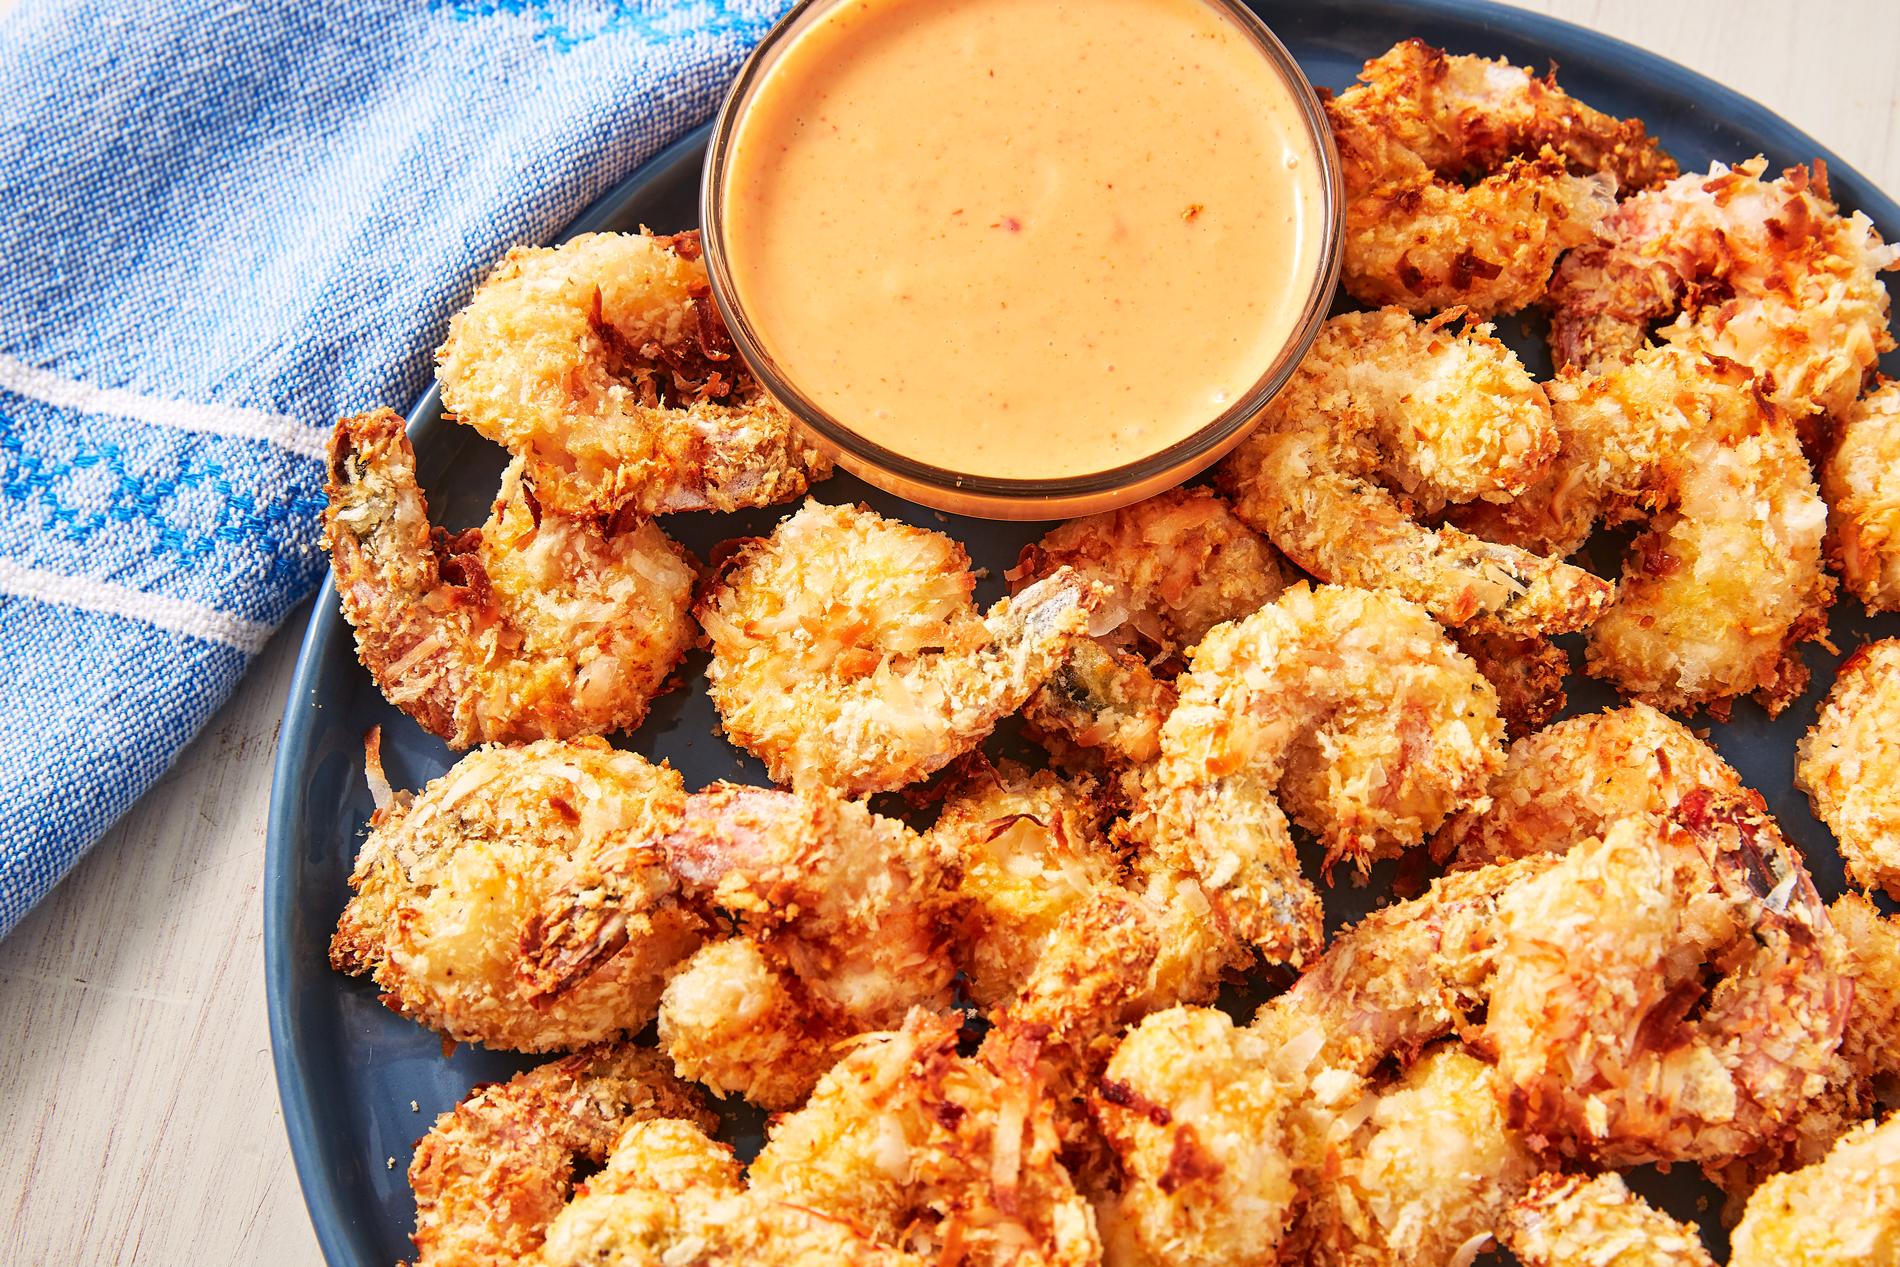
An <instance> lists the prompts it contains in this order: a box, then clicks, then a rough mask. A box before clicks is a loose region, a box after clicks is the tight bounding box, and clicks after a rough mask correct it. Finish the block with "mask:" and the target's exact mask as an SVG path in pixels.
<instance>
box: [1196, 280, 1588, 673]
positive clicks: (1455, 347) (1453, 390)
mask: <svg viewBox="0 0 1900 1267" xmlns="http://www.w3.org/2000/svg"><path fill="white" fill-rule="evenodd" d="M1445 320H1446V318H1444V317H1441V318H1438V319H1436V320H1434V321H1431V322H1428V323H1424V324H1420V323H1418V322H1415V321H1413V320H1412V318H1411V317H1409V316H1407V315H1406V314H1405V313H1404V312H1402V311H1399V310H1397V309H1386V310H1384V311H1382V312H1375V313H1346V314H1345V315H1343V316H1339V317H1335V318H1333V319H1332V320H1330V321H1328V322H1327V323H1326V324H1325V325H1324V326H1323V327H1321V329H1320V333H1319V336H1318V338H1316V339H1315V340H1314V342H1313V347H1312V350H1311V351H1309V352H1308V353H1307V355H1306V359H1305V360H1303V361H1302V362H1301V363H1300V367H1299V369H1298V370H1296V371H1295V372H1294V375H1293V377H1292V378H1291V379H1290V380H1289V381H1288V383H1287V385H1286V387H1284V388H1283V389H1282V390H1281V391H1280V394H1279V395H1277V396H1275V397H1274V398H1273V401H1272V403H1271V404H1269V405H1268V406H1267V409H1266V411H1265V412H1264V413H1263V415H1262V417H1261V420H1260V423H1259V424H1258V425H1257V426H1256V427H1255V428H1254V430H1253V431H1252V432H1251V433H1249V435H1248V436H1247V438H1246V439H1245V440H1244V441H1242V442H1241V444H1240V447H1239V448H1237V449H1236V450H1235V451H1234V452H1233V454H1232V455H1230V456H1229V457H1228V458H1227V459H1226V460H1225V461H1223V462H1222V463H1221V466H1220V471H1219V480H1220V486H1221V488H1222V489H1223V490H1224V491H1225V492H1226V493H1227V495H1228V496H1229V497H1231V498H1233V501H1234V511H1235V513H1236V514H1238V515H1239V516H1240V518H1241V519H1242V520H1244V521H1245V522H1247V523H1248V524H1251V525H1252V526H1253V527H1255V528H1258V529H1259V530H1260V531H1262V532H1264V533H1266V534H1267V536H1268V537H1270V538H1271V539H1272V541H1273V543H1274V544H1275V545H1277V546H1279V547H1280V549H1282V550H1284V551H1285V552H1286V554H1287V557H1289V558H1290V559H1292V560H1293V562H1295V563H1297V564H1298V565H1299V566H1300V567H1302V568H1304V569H1306V570H1307V571H1308V572H1311V573H1312V574H1313V575H1314V576H1317V577H1319V578H1320V579H1321V580H1324V581H1333V582H1337V583H1340V584H1346V585H1357V586H1360V587H1363V588H1366V589H1376V590H1389V591H1391V592H1392V593H1395V594H1398V595H1401V596H1402V597H1405V598H1408V599H1411V600H1412V601H1413V602H1417V603H1422V604H1424V605H1425V606H1426V607H1427V608H1429V609H1430V611H1431V613H1432V615H1434V616H1436V617H1437V618H1438V619H1439V620H1441V621H1443V622H1444V623H1446V624H1447V625H1462V624H1465V623H1467V622H1469V621H1471V620H1474V619H1476V618H1479V617H1491V618H1493V619H1495V620H1496V621H1497V622H1498V624H1499V625H1500V626H1501V627H1502V628H1504V629H1506V630H1507V631H1509V632H1512V633H1516V634H1520V635H1521V634H1540V633H1563V632H1567V631H1569V630H1574V629H1581V628H1583V627H1585V626H1587V625H1588V624H1590V622H1591V621H1593V620H1595V619H1596V617H1597V615H1598V613H1599V612H1601V611H1602V610H1603V609H1604V607H1605V606H1606V605H1607V604H1608V603H1609V601H1610V587H1609V586H1608V585H1607V584H1606V583H1604V582H1603V581H1601V580H1599V579H1597V578H1596V577H1594V576H1591V575H1590V574H1589V573H1588V572H1585V571H1583V570H1582V569H1581V568H1576V567H1572V566H1570V565H1569V564H1567V563H1561V562H1557V561H1555V560H1552V559H1546V558H1541V557H1539V556H1537V555H1534V554H1531V553H1529V552H1528V551H1525V550H1520V549H1518V548H1516V547H1514V546H1508V545H1497V544H1493V543H1490V542H1486V541H1481V540H1479V539H1477V538H1476V537H1472V536H1470V535H1468V534H1466V533H1464V532H1461V531H1459V530H1458V529H1456V528H1453V527H1450V526H1446V527H1442V528H1439V529H1437V530H1435V531H1434V530H1432V529H1429V528H1427V527H1425V526H1424V525H1422V524H1420V523H1419V522H1417V521H1416V520H1415V519H1414V518H1413V517H1412V510H1413V509H1414V508H1418V509H1422V510H1427V511H1433V512H1435V511H1437V510H1440V509H1443V508H1444V507H1446V506H1448V505H1450V504H1453V503H1458V502H1466V501H1472V500H1486V499H1497V500H1509V499H1510V498H1511V497H1513V496H1515V495H1516V494H1517V493H1519V492H1521V491H1523V490H1524V489H1527V488H1529V487H1530V486H1531V485H1533V484H1535V483H1536V482H1537V481H1538V480H1540V479H1542V478H1543V476H1544V474H1545V472H1546V470H1547V469H1548V468H1549V464H1550V462H1551V460H1552V459H1553V458H1554V457H1555V456H1556V455H1557V451H1558V433H1557V430H1556V428H1555V426H1554V424H1553V423H1552V420H1551V414H1550V405H1549V402H1548V401H1547V400H1546V399H1545V396H1544V389H1543V388H1542V387H1540V386H1538V385H1537V384H1536V383H1535V382H1533V381H1532V380H1531V377H1530V375H1529V374H1527V373H1525V372H1524V368H1523V366H1522V365H1520V364H1519V363H1518V361H1517V358H1516V357H1515V356H1514V355H1512V353H1511V352H1510V350H1509V349H1508V348H1506V347H1504V345H1503V344H1501V343H1498V342H1497V341H1496V340H1495V339H1493V338H1491V337H1490V327H1488V326H1480V327H1476V328H1475V329H1467V330H1466V331H1464V332H1463V333H1462V334H1453V333H1451V332H1450V331H1448V330H1446V329H1444V328H1443V326H1444V322H1445ZM1386 481H1390V482H1391V483H1393V484H1396V485H1397V486H1398V487H1400V488H1403V489H1405V490H1406V495H1405V498H1404V499H1403V500H1402V499H1401V498H1400V497H1399V496H1397V495H1395V494H1394V493H1393V492H1391V491H1390V489H1388V488H1387V487H1386Z"/></svg>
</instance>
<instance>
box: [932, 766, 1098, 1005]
mask: <svg viewBox="0 0 1900 1267" xmlns="http://www.w3.org/2000/svg"><path fill="white" fill-rule="evenodd" d="M1110 812H1111V811H1110V806H1109V804H1108V802H1107V800H1106V798H1105V797H1104V796H1103V795H1102V793H1101V792H1100V790H1099V789H1098V788H1097V786H1096V785H1095V783H1094V782H1093V781H1083V782H1079V783H1070V782H1066V781H1064V780H1062V779H1059V778H1057V777H1056V776H1055V775H1054V774H1052V773H1050V772H1049V771H1046V770H1039V771H1035V772H1033V773H1032V772H1031V771H1029V770H1026V769H1024V768H1023V767H1022V766H1019V765H1017V764H1016V763H1014V762H1010V761H1005V762H1002V763H1001V764H1000V765H995V766H993V765H991V764H990V762H989V761H988V760H987V759H986V758H985V757H984V756H983V754H982V753H980V752H974V753H971V754H969V755H968V756H966V757H964V758H963V759H962V761H961V762H960V764H959V766H958V768H957V769H956V770H955V771H954V772H953V775H952V778H951V780H950V782H949V783H948V785H947V787H946V788H945V796H944V803H943V811H942V813H941V814H939V815H938V817H937V823H936V826H934V827H933V828H931V830H930V833H929V834H930V837H931V839H932V840H933V841H935V842H937V843H938V844H939V845H940V846H942V847H943V848H945V850H946V851H950V850H954V851H955V856H956V858H957V859H958V870H959V871H960V873H961V880H960V882H959V884H958V886H957V910H958V916H957V936H956V938H955V942H956V946H957V950H958V958H959V960H960V962H961V965H962V967H963V970H964V972H965V974H966V975H967V976H968V978H969V990H970V997H971V999H972V1000H974V1001H975V1002H976V1004H977V1005H978V1006H979V1007H983V1008H990V1007H994V1006H996V1005H998V1004H1000V1003H1007V1002H1009V1001H1011V1000H1013V999H1014V998H1015V997H1016V995H1017V993H1018V992H1019V991H1021V989H1022V988H1023V985H1024V984H1025V983H1026V982H1027V981H1028V980H1029V978H1030V974H1031V973H1032V972H1034V971H1035V968H1036V964H1037V961H1038V960H1039V959H1040V958H1041V957H1042V954H1043V952H1044V951H1045V950H1046V949H1048V947H1049V945H1050V942H1051V940H1052V939H1053V938H1054V937H1055V935H1056V930H1057V928H1058V926H1059V925H1060V924H1061V922H1062V919H1063V917H1064V915H1066V914H1067V913H1068V912H1069V911H1072V910H1074V909H1075V908H1076V907H1077V906H1078V905H1080V904H1081V903H1082V902H1084V901H1086V900H1087V899H1088V898H1089V896H1090V895H1091V894H1093V893H1095V892H1096V891H1097V890H1099V889H1101V888H1103V887H1105V886H1109V885H1114V884H1117V883H1118V882H1119V881H1120V879H1121V870H1122V862H1121V858H1120V857H1119V856H1118V855H1117V854H1116V852H1115V850H1114V849H1113V848H1112V847H1111V846H1110V845H1109V842H1108V838H1107V833H1106V831H1105V828H1106V827H1107V825H1108V818H1109V815H1110Z"/></svg>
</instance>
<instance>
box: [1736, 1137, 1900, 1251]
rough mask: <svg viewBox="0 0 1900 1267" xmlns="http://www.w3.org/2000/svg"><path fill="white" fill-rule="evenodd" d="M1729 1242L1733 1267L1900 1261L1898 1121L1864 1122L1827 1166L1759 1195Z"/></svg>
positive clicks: (1772, 1183)
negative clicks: (1898, 1259)
mask: <svg viewBox="0 0 1900 1267" xmlns="http://www.w3.org/2000/svg"><path fill="white" fill-rule="evenodd" d="M1730 1244H1731V1245H1732V1246H1733V1251H1734V1252H1733V1253H1732V1254H1731V1255H1730V1257H1729V1264H1730V1267H1769V1265H1770V1264H1773V1267H1847V1265H1848V1264H1850V1263H1891V1262H1893V1261H1895V1260H1896V1258H1900V1115H1896V1116H1893V1117H1889V1118H1888V1119H1887V1120H1886V1121H1885V1122H1883V1123H1875V1122H1865V1123H1862V1124H1861V1125H1860V1126H1859V1127H1857V1128H1855V1129H1854V1130H1853V1131H1851V1132H1849V1133H1848V1134H1847V1135H1846V1136H1845V1137H1844V1138H1843V1139H1842V1140H1841V1141H1840V1142H1839V1143H1837V1144H1835V1145H1834V1147H1833V1148H1832V1149H1830V1150H1829V1151H1828V1154H1827V1157H1826V1158H1825V1159H1824V1160H1822V1161H1820V1162H1818V1163H1816V1164H1815V1165H1812V1166H1808V1167H1806V1168H1804V1169H1802V1170H1797V1171H1794V1172H1793V1173H1792V1174H1786V1175H1777V1176H1775V1177H1774V1178H1772V1179H1770V1180H1769V1181H1768V1182H1767V1183H1764V1184H1763V1185H1762V1186H1761V1187H1760V1188H1758V1189H1756V1191H1755V1195H1754V1196H1752V1197H1750V1198H1749V1201H1748V1210H1747V1213H1745V1214H1743V1216H1742V1221H1741V1223H1740V1224H1739V1225H1738V1226H1737V1227H1736V1229H1735V1232H1734V1234H1733V1235H1732V1236H1731V1237H1730Z"/></svg>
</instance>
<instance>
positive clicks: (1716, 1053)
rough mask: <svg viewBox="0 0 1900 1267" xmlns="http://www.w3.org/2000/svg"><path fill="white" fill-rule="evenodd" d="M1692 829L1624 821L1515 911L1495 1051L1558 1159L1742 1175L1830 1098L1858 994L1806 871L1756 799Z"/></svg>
mask: <svg viewBox="0 0 1900 1267" xmlns="http://www.w3.org/2000/svg"><path fill="white" fill-rule="evenodd" d="M1675 818H1676V820H1678V821H1674V822H1672V821H1669V820H1664V819H1660V818H1653V817H1650V816H1646V815H1644V816H1633V817H1629V818H1622V819H1618V820H1617V821H1616V822H1614V823H1612V824H1611V825H1610V827H1609V828H1608V829H1607V830H1606V831H1605V832H1604V833H1603V835H1602V837H1601V838H1594V837H1593V838H1591V839H1589V840H1586V841H1583V842H1580V843H1578V844H1576V845H1574V846H1573V847H1572V848H1571V850H1570V851H1569V852H1568V853H1566V854H1565V855H1564V856H1563V857H1562V859H1560V860H1559V861H1558V863H1557V864H1556V865H1555V866H1554V867H1552V868H1551V869H1550V870H1549V871H1547V872H1545V873H1544V874H1543V875H1541V876H1539V877H1537V878H1535V879H1533V880H1529V881H1527V882H1525V883H1524V884H1522V885H1519V886H1516V887H1514V888H1512V889H1511V890H1510V891H1509V892H1507V893H1506V894H1505V895H1504V896H1503V897H1502V898H1501V899H1500V901H1499V903H1498V912H1499V920H1500V928H1499V931H1498V948H1497V971H1496V976H1495V978H1494V980H1493V983H1492V988H1491V996H1490V1010H1489V1012H1488V1014H1487V1017H1486V1021H1485V1027H1484V1031H1483V1035H1482V1038H1481V1040H1480V1042H1481V1044H1482V1045H1483V1046H1484V1047H1485V1048H1486V1049H1487V1050H1490V1051H1492V1052H1495V1053H1496V1054H1497V1057H1498V1068H1499V1073H1500V1076H1501V1077H1502V1078H1503V1079H1504V1082H1505V1084H1506V1085H1507V1086H1509V1087H1510V1088H1511V1090H1510V1095H1509V1106H1510V1116H1511V1122H1512V1125H1513V1126H1516V1127H1519V1128H1521V1129H1523V1130H1524V1131H1525V1132H1526V1133H1527V1134H1529V1135H1532V1136H1535V1137H1536V1138H1538V1139H1539V1140H1541V1141H1543V1143H1542V1144H1541V1146H1540V1147H1541V1149H1542V1150H1543V1151H1546V1152H1548V1153H1551V1154H1553V1155H1556V1154H1561V1155H1564V1156H1575V1157H1580V1158H1583V1159H1585V1160H1589V1161H1594V1162H1600V1163H1604V1164H1610V1165H1634V1164H1639V1163H1642V1162H1646V1161H1664V1162H1668V1161H1700V1160H1720V1159H1724V1158H1728V1157H1731V1156H1734V1155H1735V1154H1737V1153H1742V1152H1746V1151H1748V1150H1749V1149H1751V1148H1752V1147H1755V1146H1756V1145H1757V1144H1759V1143H1760V1142H1761V1141H1763V1140H1764V1139H1766V1138H1769V1137H1771V1136H1773V1135H1775V1134H1778V1133H1779V1131H1780V1130H1781V1128H1782V1126H1783V1125H1784V1124H1785V1123H1786V1122H1788V1121H1789V1120H1790V1119H1791V1118H1792V1117H1793V1116H1794V1115H1795V1114H1796V1113H1797V1112H1798V1111H1799V1109H1800V1107H1801V1105H1802V1103H1803V1102H1804V1101H1805V1100H1806V1099H1807V1098H1808V1097H1809V1096H1811V1095H1813V1094H1815V1093H1817V1092H1819V1091H1820V1090H1821V1089H1822V1088H1823V1086H1824V1085H1825V1076H1824V1075H1825V1073H1826V1070H1827V1068H1828V1066H1829V1063H1830V1060H1831V1058H1832V1056H1833V1054H1834V1050H1835V1048H1836V1047H1837V1046H1838V1045H1839V1043H1840V1037H1841V1033H1842V1031H1843V1029H1844V1027H1845V1025H1846V1021H1847V1012H1848V1007H1849V1004H1850V1002H1851V999H1852V986H1851V984H1849V983H1848V982H1847V980H1846V979H1844V978H1843V976H1842V974H1841V968H1842V965H1843V962H1844V959H1845V949H1844V946H1843V944H1842V942H1841V939H1840V936H1839V934H1838V933H1836V932H1835V930H1834V928H1833V925H1832V924H1831V923H1830V922H1829V921H1828V918H1827V912H1826V910H1825V909H1824V908H1823V907H1822V906H1821V901H1820V898H1819V896H1818V895H1816V893H1815V891H1814V886H1813V884H1812V882H1811V881H1809V880H1808V878H1807V874H1806V872H1805V871H1804V870H1803V869H1802V868H1801V864H1800V860H1799V855H1797V854H1796V853H1794V851H1793V850H1791V849H1790V848H1789V847H1788V846H1787V844H1786V842H1785V841H1783V840H1782V839H1781V837H1780V833H1779V832H1778V831H1777V830H1776V829H1775V828H1774V825H1773V822H1772V820H1770V819H1769V818H1768V817H1767V816H1766V814H1765V813H1764V812H1763V811H1762V810H1761V808H1760V806H1759V801H1758V798H1756V799H1751V798H1750V797H1747V796H1743V797H1717V796H1714V795H1712V794H1710V793H1707V792H1703V791H1698V792H1695V793H1692V794H1691V795H1689V796H1687V797H1685V798H1684V800H1683V804H1682V806H1681V807H1680V808H1679V809H1678V811H1677V813H1676V815H1675ZM1704 965H1707V966H1706V968H1705V966H1704ZM1705 994H1706V1000H1705Z"/></svg>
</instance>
